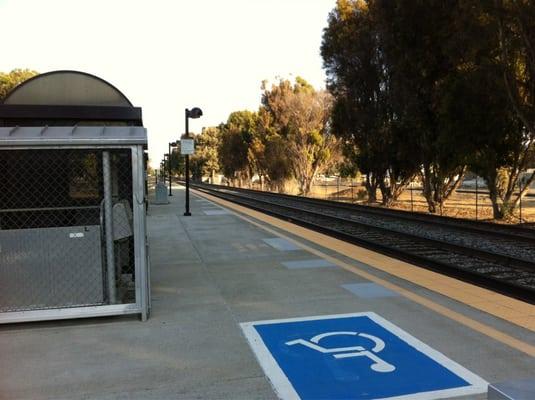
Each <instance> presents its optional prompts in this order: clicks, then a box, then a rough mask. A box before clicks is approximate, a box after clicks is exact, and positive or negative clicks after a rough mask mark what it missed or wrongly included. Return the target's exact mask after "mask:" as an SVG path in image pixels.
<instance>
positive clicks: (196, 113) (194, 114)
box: [180, 107, 202, 216]
mask: <svg viewBox="0 0 535 400" xmlns="http://www.w3.org/2000/svg"><path fill="white" fill-rule="evenodd" d="M200 117H202V110H201V109H200V108H199V107H194V108H192V109H191V110H188V109H187V108H186V137H185V139H186V140H190V137H189V119H190V118H194V119H195V118H200ZM180 148H181V151H182V154H184V155H185V156H186V212H184V215H185V216H190V215H191V213H190V211H189V155H190V154H193V151H189V149H187V150H186V149H185V146H180ZM192 150H193V149H192Z"/></svg>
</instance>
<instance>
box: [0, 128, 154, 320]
mask: <svg viewBox="0 0 535 400" xmlns="http://www.w3.org/2000/svg"><path fill="white" fill-rule="evenodd" d="M75 129H76V128H48V129H47V130H49V132H47V131H46V130H45V132H44V133H42V132H41V129H40V128H38V127H33V128H18V129H16V128H0V322H13V321H20V320H39V319H52V318H64V317H80V316H93V315H94V316H97V315H111V314H125V313H141V314H144V315H146V313H147V312H148V265H147V257H146V238H145V235H146V234H145V202H144V199H145V182H144V180H145V174H144V171H145V168H144V160H143V159H144V152H143V143H146V131H145V129H144V128H141V127H135V128H134V127H113V128H111V127H110V128H102V127H84V128H78V130H81V131H82V132H75V133H74V134H72V133H73V132H72V131H74V130H75ZM52 138H54V140H51V139H52ZM60 138H62V139H61V140H62V143H61V145H60V146H53V147H51V146H50V142H51V141H53V142H54V143H55V144H58V140H59V139H60ZM28 141H30V142H31V143H30V145H28V146H25V145H24V144H25V143H27V142H28Z"/></svg>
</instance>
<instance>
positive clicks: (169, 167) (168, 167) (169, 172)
mask: <svg viewBox="0 0 535 400" xmlns="http://www.w3.org/2000/svg"><path fill="white" fill-rule="evenodd" d="M168 154H169V155H168V156H167V174H168V175H169V196H172V195H173V192H172V191H171V186H172V184H171V143H169V153H168Z"/></svg>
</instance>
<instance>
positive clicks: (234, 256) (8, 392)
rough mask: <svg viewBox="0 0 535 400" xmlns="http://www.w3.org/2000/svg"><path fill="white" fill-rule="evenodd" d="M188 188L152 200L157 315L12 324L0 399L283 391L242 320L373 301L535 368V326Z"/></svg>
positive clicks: (478, 359) (463, 345) (410, 321)
mask: <svg viewBox="0 0 535 400" xmlns="http://www.w3.org/2000/svg"><path fill="white" fill-rule="evenodd" d="M183 198H184V191H183V190H182V189H174V196H172V197H170V204H166V205H151V206H150V209H149V217H148V221H149V223H148V226H149V240H150V258H151V265H152V271H151V288H152V314H151V317H150V319H149V320H148V321H147V322H140V321H139V320H137V319H136V318H133V317H120V318H100V319H87V320H74V321H57V322H44V323H31V324H18V325H9V326H0V399H2V400H3V399H6V400H8V399H9V400H11V399H36V400H44V399H47V400H52V399H106V400H108V399H276V398H277V394H276V392H275V391H274V389H273V387H272V385H271V382H270V381H269V380H268V379H267V377H266V374H265V372H264V370H263V369H262V367H261V366H260V364H259V362H258V361H257V359H256V357H255V355H254V353H253V351H252V350H251V347H250V346H249V343H248V341H247V339H246V337H245V336H244V333H243V331H242V329H241V327H240V323H245V322H250V321H264V320H273V319H285V318H298V317H307V316H321V315H333V314H349V313H361V312H373V313H376V314H378V315H380V316H381V317H382V318H384V319H386V320H388V321H389V322H390V323H392V324H395V325H396V326H398V327H399V328H400V329H402V330H404V331H406V332H408V333H409V334H410V335H412V336H414V337H415V338H417V339H418V340H420V341H422V342H423V343H425V344H426V345H428V346H430V347H431V348H433V349H435V350H436V351H438V352H440V353H442V354H443V355H444V356H446V357H448V358H449V359H451V360H453V361H455V362H456V363H458V364H460V365H461V366H463V367H464V368H466V369H468V370H469V371H471V372H472V373H474V374H476V375H478V376H480V377H481V378H482V379H484V380H486V381H488V382H499V381H508V380H513V379H520V378H525V377H529V376H531V375H532V374H533V371H535V358H534V357H533V356H532V355H531V354H529V351H528V352H526V351H522V350H521V349H523V348H527V349H531V348H535V347H533V346H535V335H534V333H533V332H532V331H531V330H527V329H522V328H521V327H519V326H518V325H514V324H510V323H508V322H507V321H504V320H502V319H498V318H496V317H494V316H491V315H489V314H487V313H485V312H483V311H481V310H478V309H474V308H473V307H470V306H467V305H466V304H464V303H460V302H457V301H455V300H452V299H450V298H447V297H445V296H442V295H440V294H437V293H435V292H434V291H431V290H428V289H427V288H425V287H421V286H418V285H415V284H414V283H412V282H410V281H408V280H404V279H400V278H397V277H394V276H391V275H389V274H387V273H385V272H382V271H379V270H377V269H375V268H373V267H371V266H370V265H367V264H366V262H365V260H364V261H363V260H360V261H357V260H355V259H352V258H349V257H347V256H344V255H341V254H338V253H337V252H335V251H334V250H332V249H329V248H325V247H322V246H320V245H317V244H315V243H310V242H307V241H306V240H305V239H303V238H299V237H296V236H292V238H293V239H296V240H297V242H302V243H304V244H306V246H305V247H304V248H303V247H299V246H298V248H297V249H295V248H294V247H293V245H295V243H293V242H290V245H289V244H288V242H287V239H285V238H281V237H278V236H277V233H278V232H280V233H281V235H282V233H283V231H282V230H280V229H279V228H277V227H272V226H271V227H270V231H266V230H265V229H263V228H262V227H259V226H257V225H253V224H251V223H249V222H247V221H244V220H243V219H242V218H240V217H238V216H237V215H235V214H234V211H232V210H229V209H228V208H225V207H223V208H221V205H217V206H216V205H215V204H213V203H212V202H210V201H206V200H201V199H200V198H199V197H198V196H197V195H192V200H191V211H192V216H191V217H184V216H183V212H184V203H183ZM214 211H217V212H214ZM221 211H223V212H221ZM248 218H250V217H248ZM288 235H289V234H288V233H286V234H285V237H287V236H288ZM281 239H282V240H281ZM292 243H293V245H292ZM310 249H315V250H317V251H318V252H322V254H326V255H328V256H329V257H333V258H335V259H339V260H341V261H342V262H343V263H346V264H350V265H351V266H352V267H354V268H357V269H359V270H360V271H363V273H366V274H370V276H371V275H373V276H377V277H378V278H380V279H384V280H387V281H389V282H392V283H394V284H395V285H398V286H399V287H402V288H403V290H406V291H407V293H409V292H410V293H417V294H418V295H419V296H424V297H425V298H427V299H429V301H430V302H433V304H437V305H438V306H439V307H443V308H447V309H449V310H452V313H453V314H454V315H458V314H462V315H463V316H464V317H465V318H467V319H469V320H470V321H473V322H474V323H475V324H480V325H481V326H488V327H490V328H491V329H493V330H497V331H499V332H503V335H506V336H507V337H511V338H514V340H517V341H518V342H519V343H521V344H522V345H524V347H522V346H517V347H516V348H514V347H511V346H509V345H508V344H507V342H504V341H500V340H496V339H495V338H492V337H489V336H488V335H486V334H484V333H482V331H481V330H478V329H471V328H470V327H469V325H470V324H466V323H462V324H461V323H459V322H458V321H456V320H455V319H452V318H446V317H444V315H442V314H441V313H439V312H436V311H435V310H434V309H433V308H430V307H426V306H423V305H422V304H420V303H417V302H414V301H413V300H411V298H409V297H407V296H405V295H398V294H396V293H392V292H391V290H387V289H384V288H382V287H378V286H377V285H376V284H375V283H373V284H371V282H370V281H369V280H368V279H365V278H364V277H363V276H364V275H358V274H355V273H352V272H351V271H348V270H346V269H344V268H340V267H338V266H336V265H333V262H332V260H331V259H329V260H327V261H318V256H317V254H311V251H310ZM320 259H321V257H320ZM438 306H437V307H438ZM437 309H439V308H437ZM464 322H466V321H464ZM480 325H477V326H480ZM474 326H476V325H474ZM519 349H520V350H519ZM486 397H487V396H486V394H475V395H469V396H461V397H456V398H457V399H486Z"/></svg>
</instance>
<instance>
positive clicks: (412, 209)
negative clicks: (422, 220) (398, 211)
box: [410, 181, 414, 212]
mask: <svg viewBox="0 0 535 400" xmlns="http://www.w3.org/2000/svg"><path fill="white" fill-rule="evenodd" d="M413 189H414V188H413V187H412V181H411V183H410V190H411V212H414V202H413V199H412V191H413Z"/></svg>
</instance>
